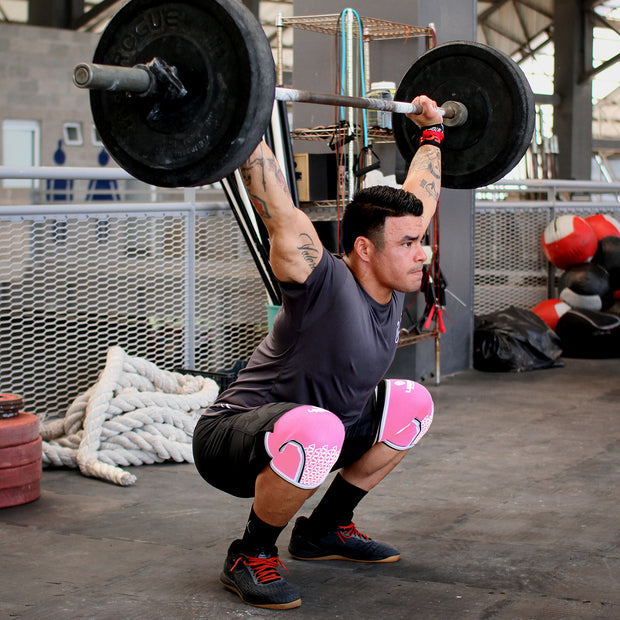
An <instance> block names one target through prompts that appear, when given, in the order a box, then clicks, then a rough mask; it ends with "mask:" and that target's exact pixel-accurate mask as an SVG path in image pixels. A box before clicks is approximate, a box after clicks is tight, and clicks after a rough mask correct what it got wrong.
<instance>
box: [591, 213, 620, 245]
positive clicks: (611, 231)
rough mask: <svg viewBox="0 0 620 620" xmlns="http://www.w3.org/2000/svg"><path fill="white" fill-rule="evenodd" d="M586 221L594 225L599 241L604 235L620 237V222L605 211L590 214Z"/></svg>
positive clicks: (593, 228)
mask: <svg viewBox="0 0 620 620" xmlns="http://www.w3.org/2000/svg"><path fill="white" fill-rule="evenodd" d="M586 222H588V224H590V226H591V227H592V230H593V231H594V234H595V235H596V238H597V240H598V241H600V240H601V239H602V238H603V237H620V222H619V221H618V220H617V219H616V218H614V217H611V215H605V214H603V213H597V214H596V215H589V216H588V217H586Z"/></svg>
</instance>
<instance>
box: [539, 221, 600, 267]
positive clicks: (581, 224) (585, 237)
mask: <svg viewBox="0 0 620 620" xmlns="http://www.w3.org/2000/svg"><path fill="white" fill-rule="evenodd" d="M596 247H597V239H596V235H595V234H594V231H593V230H592V227H591V226H590V224H588V222H586V221H585V220H584V219H583V218H581V217H578V216H577V215H560V216H558V217H556V218H555V219H554V220H553V221H552V222H551V223H550V224H549V225H548V226H547V228H545V232H544V233H543V236H542V249H543V252H544V253H545V256H546V257H547V259H548V260H549V262H550V263H551V264H552V265H555V266H556V267H558V268H559V269H567V268H568V267H571V266H572V265H577V264H579V263H585V262H587V261H589V260H590V259H591V258H592V257H593V256H594V253H595V252H596Z"/></svg>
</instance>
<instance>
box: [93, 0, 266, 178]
mask: <svg viewBox="0 0 620 620" xmlns="http://www.w3.org/2000/svg"><path fill="white" fill-rule="evenodd" d="M156 56H157V57H159V58H161V59H163V60H164V61H165V62H166V63H168V65H171V66H174V67H176V69H177V72H178V77H179V79H180V80H181V82H182V83H183V85H184V87H185V88H186V89H187V91H188V93H187V95H186V96H185V97H183V98H181V99H177V100H175V101H163V102H162V101H159V104H160V108H159V109H160V117H159V118H157V119H152V118H149V114H150V112H151V111H152V110H153V107H154V106H155V104H157V103H158V101H157V100H156V99H155V98H154V97H150V96H147V97H140V96H137V95H130V94H127V93H123V92H114V91H96V90H92V91H91V93H90V101H91V110H92V113H93V118H94V121H95V125H96V127H97V129H98V131H99V134H100V136H101V139H102V141H103V143H104V145H105V147H106V148H107V150H108V151H109V152H110V155H111V156H112V157H113V158H114V159H115V160H116V161H117V162H118V164H119V165H120V166H121V167H122V168H124V169H125V170H127V171H128V172H129V173H130V174H132V175H133V176H135V177H136V178H138V179H140V180H142V181H144V182H145V183H149V184H152V185H157V186H162V187H183V186H185V187H190V186H196V185H205V184H208V183H213V182H215V181H218V180H220V179H222V178H223V177H224V176H226V175H227V174H229V173H231V172H233V171H234V170H235V169H236V168H237V167H239V166H240V165H241V164H242V163H243V162H244V161H245V160H246V159H247V158H248V157H249V155H250V154H251V153H252V151H253V149H254V147H255V146H256V145H257V144H258V142H259V141H260V139H261V137H262V135H263V133H264V132H265V130H266V128H267V126H268V124H269V120H270V118H271V110H272V107H273V99H274V89H275V68H274V62H273V56H272V53H271V49H270V46H269V42H268V40H267V37H266V36H265V33H264V32H263V30H262V27H261V26H260V24H259V23H258V21H257V20H256V18H255V17H254V16H253V15H252V13H251V12H250V11H249V10H248V9H246V8H245V6H243V4H242V3H241V2H239V1H238V0H184V1H182V2H174V1H165V0H131V2H129V3H128V4H126V5H125V6H124V7H123V8H122V9H121V10H120V11H119V12H118V13H116V15H115V16H114V17H113V18H112V20H111V21H110V23H109V24H108V26H107V27H106V29H105V31H104V32H103V34H102V36H101V39H100V40H99V44H98V45H97V49H96V50H95V55H94V58H93V62H95V63H101V64H110V65H120V66H127V67H131V66H134V65H137V64H145V63H147V62H149V61H150V60H151V59H152V58H154V57H156Z"/></svg>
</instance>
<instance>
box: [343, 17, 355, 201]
mask: <svg viewBox="0 0 620 620" xmlns="http://www.w3.org/2000/svg"><path fill="white" fill-rule="evenodd" d="M345 25H346V28H347V47H346V73H347V75H346V78H347V82H346V83H347V95H348V96H349V97H353V93H354V90H353V11H347V12H346V23H345ZM348 121H349V135H352V134H353V133H354V131H355V130H354V127H355V113H354V111H353V108H351V107H350V108H349V113H348ZM348 155H349V156H348V158H347V173H348V175H349V178H348V187H349V193H348V199H349V200H353V194H354V193H355V175H354V174H353V167H354V163H355V161H354V160H355V140H351V141H350V142H349V146H348Z"/></svg>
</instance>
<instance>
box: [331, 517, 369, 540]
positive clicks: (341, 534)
mask: <svg viewBox="0 0 620 620" xmlns="http://www.w3.org/2000/svg"><path fill="white" fill-rule="evenodd" d="M354 536H359V537H360V538H363V539H364V540H369V538H368V536H366V534H362V533H361V532H360V531H359V530H358V529H357V528H356V527H355V523H353V521H351V523H349V525H340V526H339V527H338V538H340V540H341V541H342V542H343V543H346V542H347V541H346V540H345V538H353V537H354Z"/></svg>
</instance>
